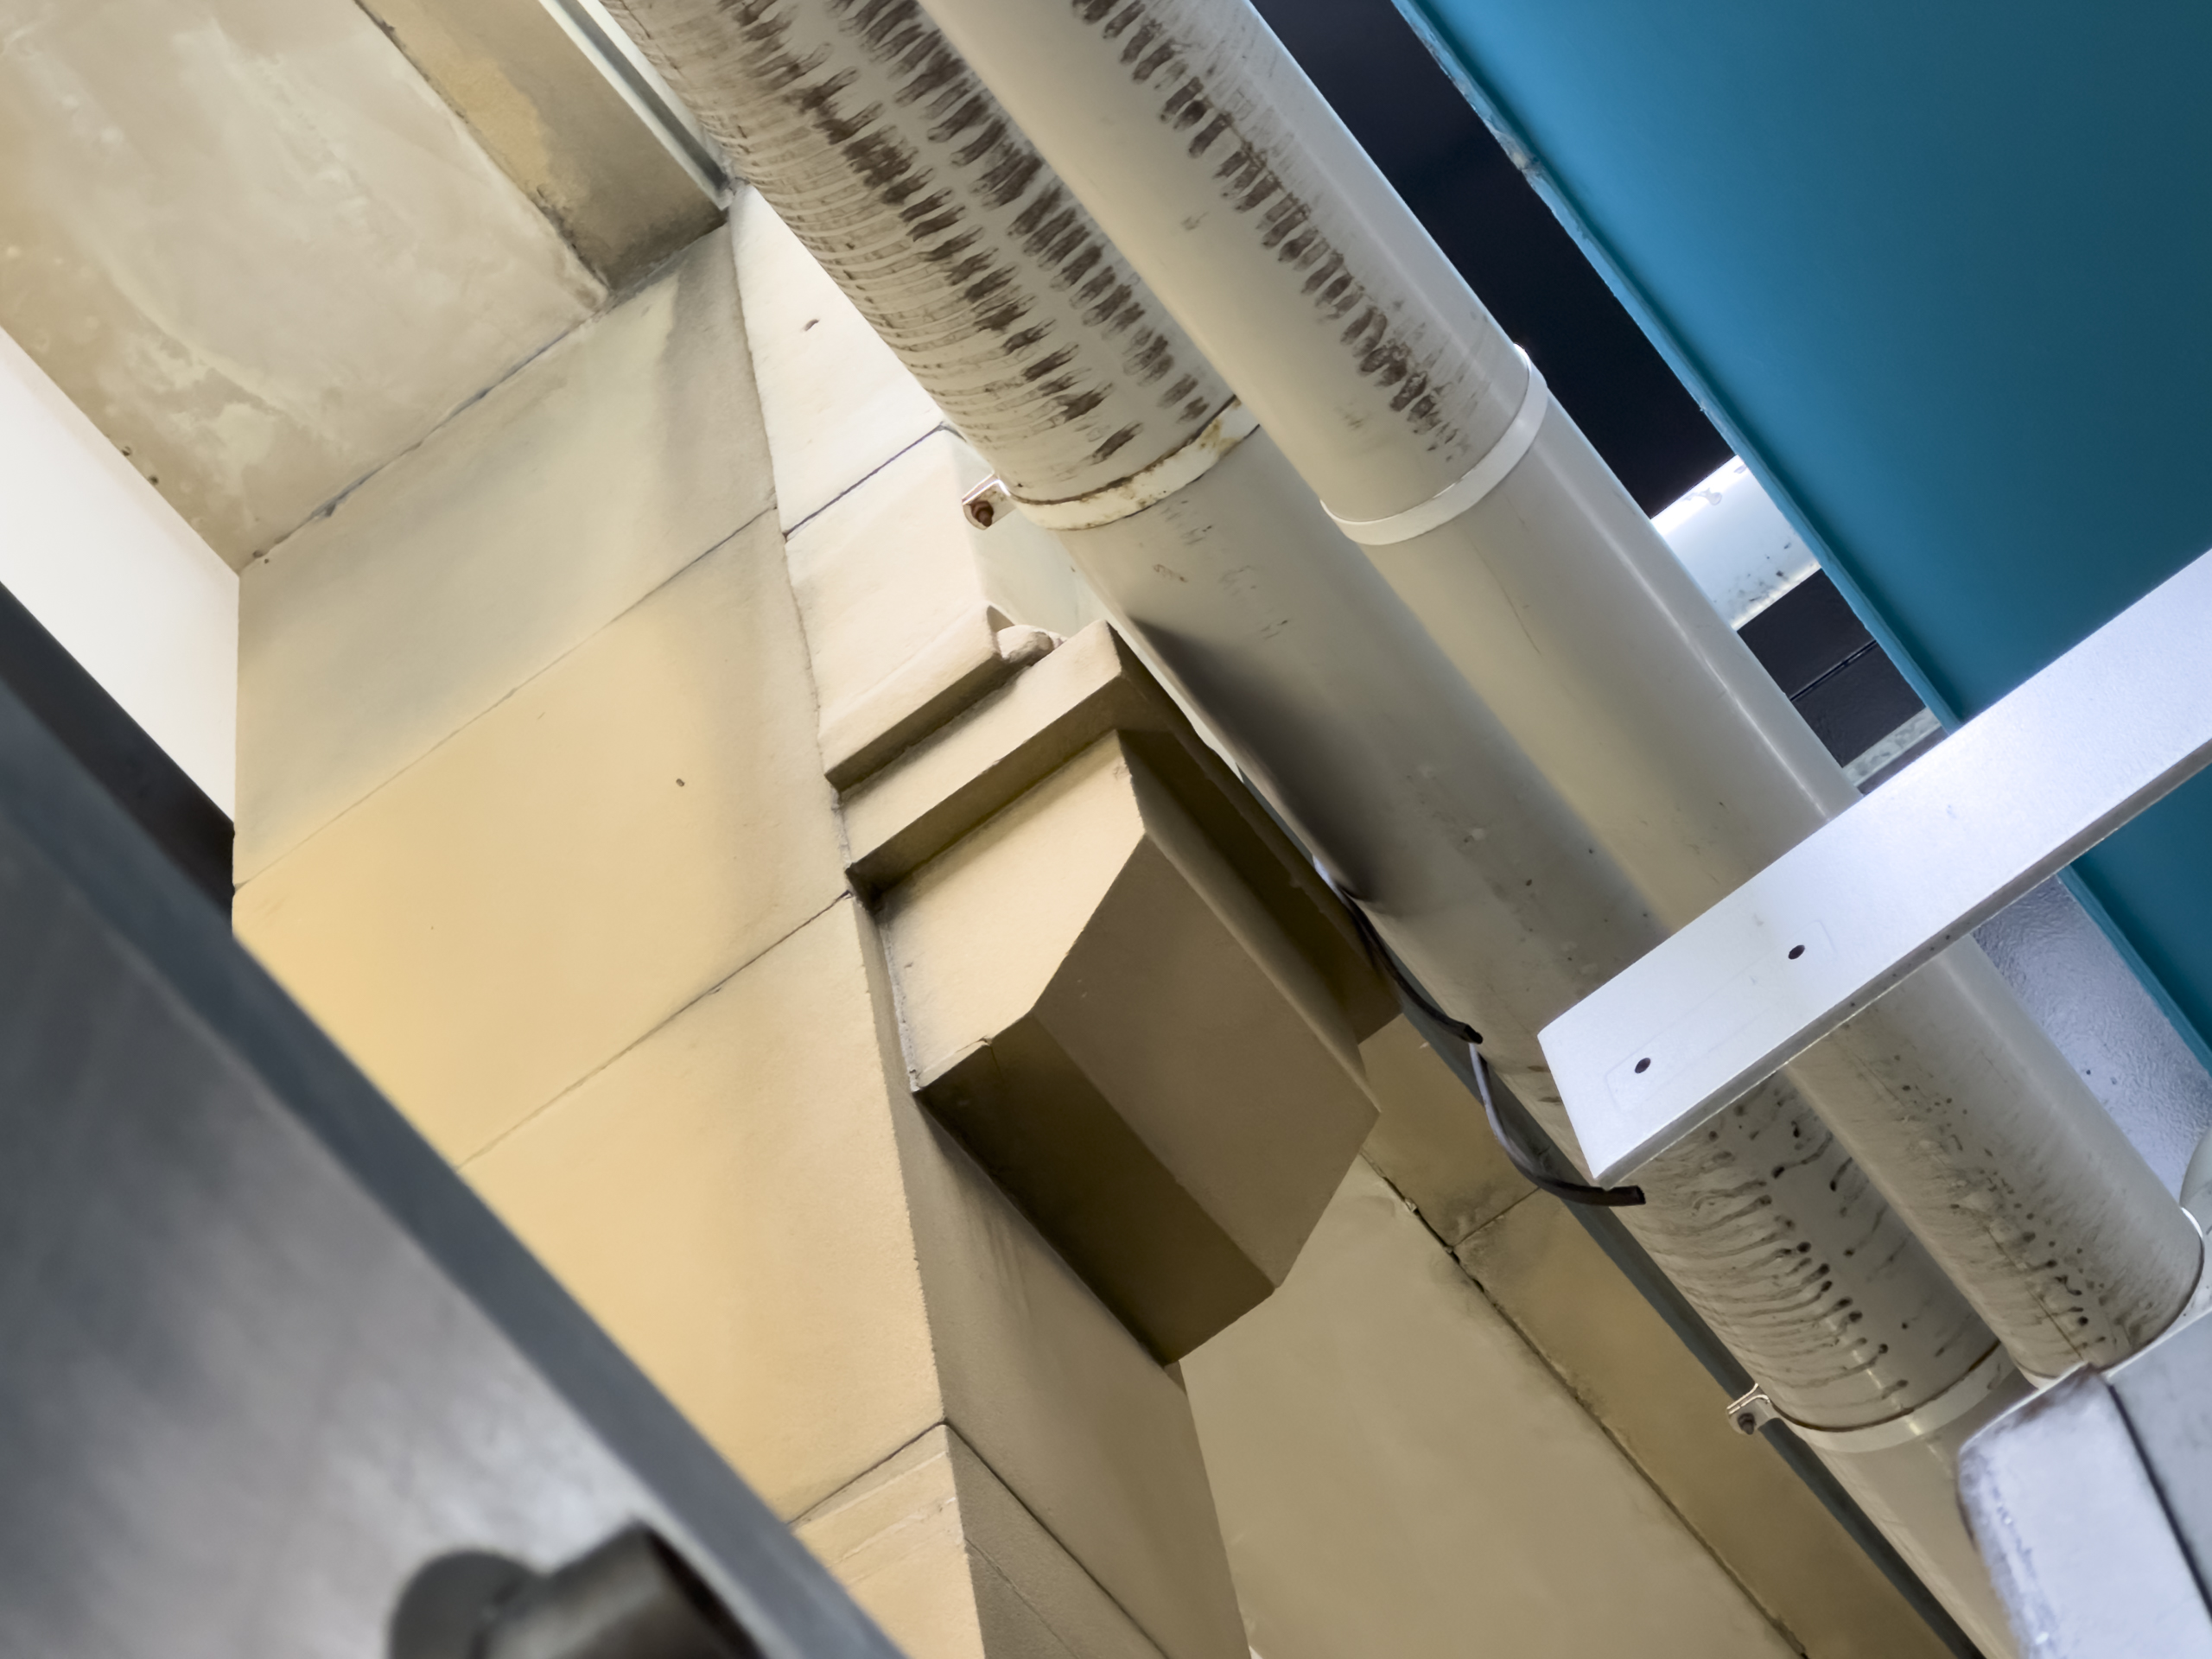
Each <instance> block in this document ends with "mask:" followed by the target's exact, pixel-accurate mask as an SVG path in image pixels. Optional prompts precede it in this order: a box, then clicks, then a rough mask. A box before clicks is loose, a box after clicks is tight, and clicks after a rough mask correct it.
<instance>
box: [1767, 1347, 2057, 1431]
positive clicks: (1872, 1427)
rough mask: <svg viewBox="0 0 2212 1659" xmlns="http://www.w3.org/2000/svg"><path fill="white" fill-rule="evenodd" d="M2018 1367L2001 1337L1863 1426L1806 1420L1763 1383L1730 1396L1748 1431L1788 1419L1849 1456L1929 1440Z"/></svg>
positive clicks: (1792, 1428) (1794, 1428) (1795, 1428)
mask: <svg viewBox="0 0 2212 1659" xmlns="http://www.w3.org/2000/svg"><path fill="white" fill-rule="evenodd" d="M2018 1373H2019V1368H2018V1366H2016V1365H2014V1364H2013V1363H2012V1357H2011V1356H2010V1355H2008V1354H2007V1353H2006V1352H2005V1344H2003V1343H2001V1342H2000V1343H1995V1344H1992V1345H1991V1347H1990V1350H1989V1351H1988V1352H1987V1353H1986V1354H1984V1355H1983V1356H1982V1357H1980V1360H1978V1361H1977V1362H1975V1363H1974V1367H1973V1369H1972V1370H1968V1371H1967V1374H1966V1375H1965V1376H1962V1377H1961V1378H1960V1379H1959V1380H1958V1381H1957V1382H1955V1383H1952V1384H1951V1386H1950V1387H1949V1388H1948V1389H1944V1390H1943V1392H1942V1393H1941V1394H1939V1395H1936V1397H1935V1398H1934V1399H1933V1400H1930V1401H1928V1402H1926V1403H1925V1404H1923V1405H1920V1406H1917V1407H1916V1408H1914V1409H1912V1410H1910V1411H1909V1412H1906V1413H1905V1414H1904V1415H1903V1416H1901V1417H1891V1418H1888V1419H1886V1420H1885V1421H1882V1422H1878V1423H1869V1424H1867V1425H1866V1427H1864V1428H1815V1427H1812V1426H1811V1425H1810V1424H1808V1423H1801V1422H1799V1421H1797V1420H1796V1418H1794V1417H1790V1416H1788V1415H1786V1414H1784V1413H1783V1411H1782V1409H1781V1408H1779V1407H1778V1406H1777V1405H1776V1404H1775V1403H1774V1402H1773V1401H1772V1400H1770V1399H1769V1398H1768V1397H1767V1392H1766V1390H1765V1389H1763V1388H1753V1389H1751V1392H1750V1393H1749V1394H1746V1395H1744V1397H1743V1398H1742V1399H1740V1400H1732V1401H1730V1402H1729V1403H1728V1416H1729V1419H1730V1421H1732V1422H1733V1423H1734V1424H1735V1426H1736V1427H1738V1429H1740V1430H1741V1431H1742V1432H1743V1433H1746V1434H1756V1433H1758V1431H1759V1429H1760V1428H1761V1427H1763V1426H1764V1425H1765V1424H1767V1423H1770V1422H1779V1423H1783V1424H1786V1425H1787V1426H1788V1427H1789V1430H1790V1432H1791V1433H1794V1434H1796V1436H1797V1438H1798V1439H1799V1440H1802V1441H1804V1442H1805V1443H1806V1445H1808V1446H1812V1447H1813V1448H1814V1449H1815V1450H1816V1451H1821V1452H1841V1453H1843V1454H1844V1455H1846V1456H1848V1455H1850V1454H1852V1453H1853V1452H1885V1451H1887V1450H1888V1449H1889V1448H1890V1447H1891V1446H1904V1445H1906V1444H1907V1443H1909V1442H1910V1441H1913V1440H1926V1439H1927V1438H1928V1437H1929V1435H1931V1434H1933V1433H1936V1431H1938V1430H1939V1429H1942V1428H1947V1427H1949V1426H1950V1425H1951V1424H1953V1423H1955V1422H1956V1421H1958V1420H1959V1419H1960V1418H1961V1417H1963V1416H1965V1415H1966V1414H1967V1413H1968V1412H1969V1411H1972V1410H1973V1409H1974V1408H1975V1407H1976V1406H1978V1405H1980V1403H1981V1402H1983V1401H1985V1400H1986V1399H1987V1398H1989V1396H1990V1395H1993V1394H1994V1393H1995V1392H1996V1391H1997V1389H1998V1386H1999V1384H2000V1383H2003V1382H2004V1381H2005V1378H2007V1377H2009V1376H2015V1375H2018Z"/></svg>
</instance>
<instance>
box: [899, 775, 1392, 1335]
mask: <svg viewBox="0 0 2212 1659" xmlns="http://www.w3.org/2000/svg"><path fill="white" fill-rule="evenodd" d="M884 914H885V917H886V921H887V933H886V937H887V940H888V942H889V944H890V946H891V949H892V952H893V961H894V963H895V965H896V969H897V973H898V977H899V991H900V999H901V1001H900V1006H901V1009H902V1013H903V1015H904V1020H905V1028H906V1035H907V1039H908V1046H907V1053H908V1056H909V1060H910V1063H911V1064H912V1066H913V1069H914V1071H915V1073H916V1076H917V1077H918V1080H919V1082H920V1084H921V1086H922V1089H923V1091H924V1095H925V1098H926V1099H927V1101H928V1103H929V1104H930V1108H931V1111H932V1112H934V1113H935V1114H936V1115H938V1116H939V1117H941V1118H943V1119H944V1121H945V1122H947V1124H948V1125H949V1126H950V1127H951V1128H952V1129H953V1130H954V1132H955V1133H956V1134H957V1135H960V1136H961V1137H962V1138H963V1140H964V1141H966V1142H967V1143H968V1144H969V1146H970V1147H973V1148H974V1149H975V1151H976V1155H977V1157H978V1158H979V1159H981V1160H982V1162H983V1163H984V1164H985V1166H987V1167H988V1168H989V1169H990V1170H991V1171H992V1172H993V1173H994V1174H995V1176H996V1177H997V1178H998V1179H1000V1180H1001V1181H1002V1182H1003V1183H1004V1184H1005V1185H1007V1189H1008V1191H1009V1192H1012V1193H1013V1195H1014V1198H1015V1199H1016V1201H1017V1202H1018V1203H1020V1205H1022V1206H1023V1208H1024V1209H1025V1210H1026V1211H1027V1212H1028V1213H1029V1214H1030V1215H1031V1216H1033V1217H1035V1219H1036V1220H1037V1223H1038V1224H1039V1227H1040V1228H1042V1230H1044V1232H1045V1234H1046V1236H1047V1237H1049V1238H1051V1239H1052V1241H1053V1243H1054V1244H1055V1246H1056V1247H1057V1248H1058V1249H1060V1250H1061V1252H1062V1253H1063V1254H1064V1255H1066V1256H1067V1257H1068V1259H1069V1261H1070V1262H1071V1264H1072V1265H1073V1266H1074V1267H1075V1268H1076V1269H1077V1271H1078V1272H1079V1273H1081V1274H1083V1275H1084V1279H1085V1280H1086V1281H1088V1282H1089V1283H1090V1285H1091V1286H1093V1287H1095V1288H1096V1290H1097V1292H1098V1294H1099V1295H1100V1296H1101V1297H1102V1298H1103V1300H1105V1301H1106V1303H1107V1305H1108V1306H1110V1307H1112V1308H1113V1309H1114V1311H1115V1312H1116V1313H1117V1314H1118V1315H1119V1316H1120V1317H1121V1318H1122V1319H1123V1321H1124V1322H1125V1323H1127V1324H1128V1326H1129V1328H1130V1330H1131V1331H1133V1332H1135V1333H1136V1335H1137V1336H1138V1337H1139V1338H1141V1339H1142V1340H1143V1341H1144V1342H1145V1344H1147V1347H1148V1348H1150V1350H1151V1351H1153V1352H1154V1354H1156V1355H1157V1356H1159V1357H1160V1358H1162V1359H1173V1358H1175V1357H1179V1356H1180V1355H1182V1354H1184V1353H1186V1352H1188V1351H1190V1350H1191V1349H1192V1347H1194V1346H1196V1345H1197V1344H1198V1343H1200V1342H1202V1341H1204V1340H1205V1338H1207V1337H1209V1336H1211V1335H1212V1334H1213V1333H1214V1332H1217V1331H1218V1330H1220V1329H1221V1328H1222V1326H1223V1325H1225V1324H1227V1323H1229V1322H1230V1320H1231V1319H1235V1318H1236V1317H1237V1316H1238V1315H1239V1314H1241V1313H1243V1312H1244V1311H1245V1310H1246V1309H1247V1308H1249V1306H1252V1304H1253V1303H1254V1302H1255V1301H1257V1300H1260V1298H1262V1297H1263V1296H1265V1295H1266V1294H1267V1293H1268V1287H1269V1284H1270V1282H1271V1281H1272V1282H1279V1281H1281V1277H1282V1275H1283V1274H1285V1273H1286V1272H1287V1270H1288V1268H1289V1267H1290V1263H1291V1262H1292V1260H1293V1259H1294V1257H1295V1256H1296V1255H1297V1252H1298V1249H1299V1247H1300V1244H1302V1243H1304V1241H1305V1239H1306V1234H1307V1233H1308V1232H1309V1231H1310V1230H1311V1229H1312V1226H1313V1221H1314V1219H1315V1217H1318V1216H1319V1213H1320V1211H1321V1210H1322V1208H1323V1207H1324V1205H1326V1203H1327V1202H1328V1198H1329V1195H1330V1194H1331V1193H1332V1192H1333V1191H1334V1190H1335V1188H1336V1185H1337V1182H1338V1180H1339V1179H1341V1178H1342V1176H1343V1173H1344V1167H1345V1166H1346V1164H1347V1163H1349V1162H1350V1160H1351V1159H1352V1157H1353V1156H1354V1155H1355V1154H1357V1149H1358V1146H1359V1142H1360V1141H1361V1140H1362V1139H1363V1137H1364V1136H1365V1135H1366V1134H1367V1131H1368V1129H1369V1128H1370V1126H1371V1125H1372V1123H1373V1122H1374V1110H1373V1108H1372V1107H1371V1105H1370V1103H1368V1100H1367V1098H1366V1095H1365V1092H1364V1087H1363V1082H1362V1080H1361V1077H1360V1072H1359V1062H1358V1058H1357V1052H1356V1050H1355V1047H1354V1045H1353V1043H1352V1040H1351V1032H1350V1029H1349V1027H1348V1026H1347V1024H1346V1021H1345V1020H1344V1015H1343V1014H1342V1013H1341V1011H1340V1010H1339V1009H1338V1007H1337V1006H1336V1004H1335V1002H1334V1001H1333V1000H1332V997H1331V995H1330V994H1329V992H1328V990H1327V988H1325V985H1324V984H1323V982H1322V981H1321V978H1320V976H1319V973H1318V972H1316V970H1315V969H1314V968H1313V965H1312V964H1311V963H1308V962H1307V961H1306V959H1305V958H1304V957H1302V956H1301V955H1300V953H1299V951H1298V950H1297V949H1296V948H1295V947H1294V945H1293V944H1292V943H1291V942H1290V940H1289V938H1287V936H1286V935H1285V933H1284V932H1283V931H1282V929H1281V927H1279V926H1278V925H1276V924H1275V922H1274V919H1273V918H1271V917H1270V916H1269V915H1268V912H1267V911H1266V910H1265V909H1264V908H1263V906H1262V905H1261V903H1260V902H1259V900H1258V899H1257V898H1256V897H1255V896H1254V894H1253V893H1252V892H1251V891H1250V890H1249V887H1247V886H1246V885H1245V883H1244V882H1243V880H1242V879H1240V878H1239V876H1238V875H1237V874H1236V873H1235V872H1234V871H1232V870H1231V868H1230V866H1229V864H1228V862H1227V861H1226V860H1224V858H1223V857H1222V856H1221V855H1220V854H1219V853H1218V852H1217V851H1216V850H1215V849H1214V848H1213V847H1212V846H1211V844H1210V843H1209V842H1208V841H1207V839H1206V837H1205V836H1204V835H1202V834H1201V833H1200V832H1199V830H1198V827H1197V825H1196V823H1193V822H1192V818H1191V817H1190V816H1189V815H1188V814H1187V813H1185V811H1184V810H1183V809H1182V808H1181V807H1180V806H1179V804H1177V803H1176V801H1175V800H1174V798H1173V797H1172V796H1170V795H1169V794H1168V792H1167V791H1166V789H1165V788H1164V787H1163V786H1162V785H1160V782H1159V779H1158V778H1157V777H1156V776H1155V774H1154V772H1153V770H1152V768H1151V767H1150V766H1147V765H1146V764H1145V763H1144V762H1143V761H1142V760H1140V759H1139V758H1138V757H1137V756H1136V754H1135V753H1134V751H1133V748H1132V747H1131V744H1130V741H1129V740H1128V739H1126V738H1124V737H1123V736H1122V735H1120V734H1113V735H1109V736H1107V737H1105V738H1103V739H1101V740H1100V741H1098V742H1096V743H1095V744H1093V745H1092V746H1091V747H1090V748H1088V749H1086V750H1085V751H1084V753H1082V754H1080V755H1078V756H1077V758H1075V759H1074V760H1071V761H1069V762H1068V763H1067V764H1066V765H1065V766H1063V767H1062V768H1060V770H1059V771H1058V772H1055V773H1053V774H1052V776H1051V777H1050V778H1048V779H1046V780H1045V781H1044V782H1043V783H1041V784H1039V785H1037V787H1036V788H1034V789H1033V790H1032V791H1029V792H1028V793H1027V795H1025V796H1024V797H1022V798H1020V800H1018V801H1016V802H1015V803H1014V804H1013V805H1011V806H1009V807H1007V809H1006V810H1004V811H1002V812H1001V813H1000V814H998V815H997V816H996V817H994V818H993V819H991V820H990V821H989V822H988V823H986V824H984V825H983V826H982V827H981V828H980V829H977V830H976V831H975V832H974V833H972V834H971V835H969V836H967V837H965V838H964V839H963V840H962V841H961V842H958V843H957V844H956V845H955V846H954V847H952V848H951V849H950V850H948V851H947V852H945V853H944V854H943V855H940V856H939V857H938V858H936V859H934V860H932V861H930V862H929V863H928V864H926V865H925V866H923V867H922V868H921V869H919V870H918V871H917V872H916V873H915V874H913V875H912V877H910V878H909V879H908V880H906V881H903V882H901V883H900V884H899V886H898V887H895V888H893V890H892V891H891V892H890V893H888V894H887V895H886V897H885V900H884Z"/></svg>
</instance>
